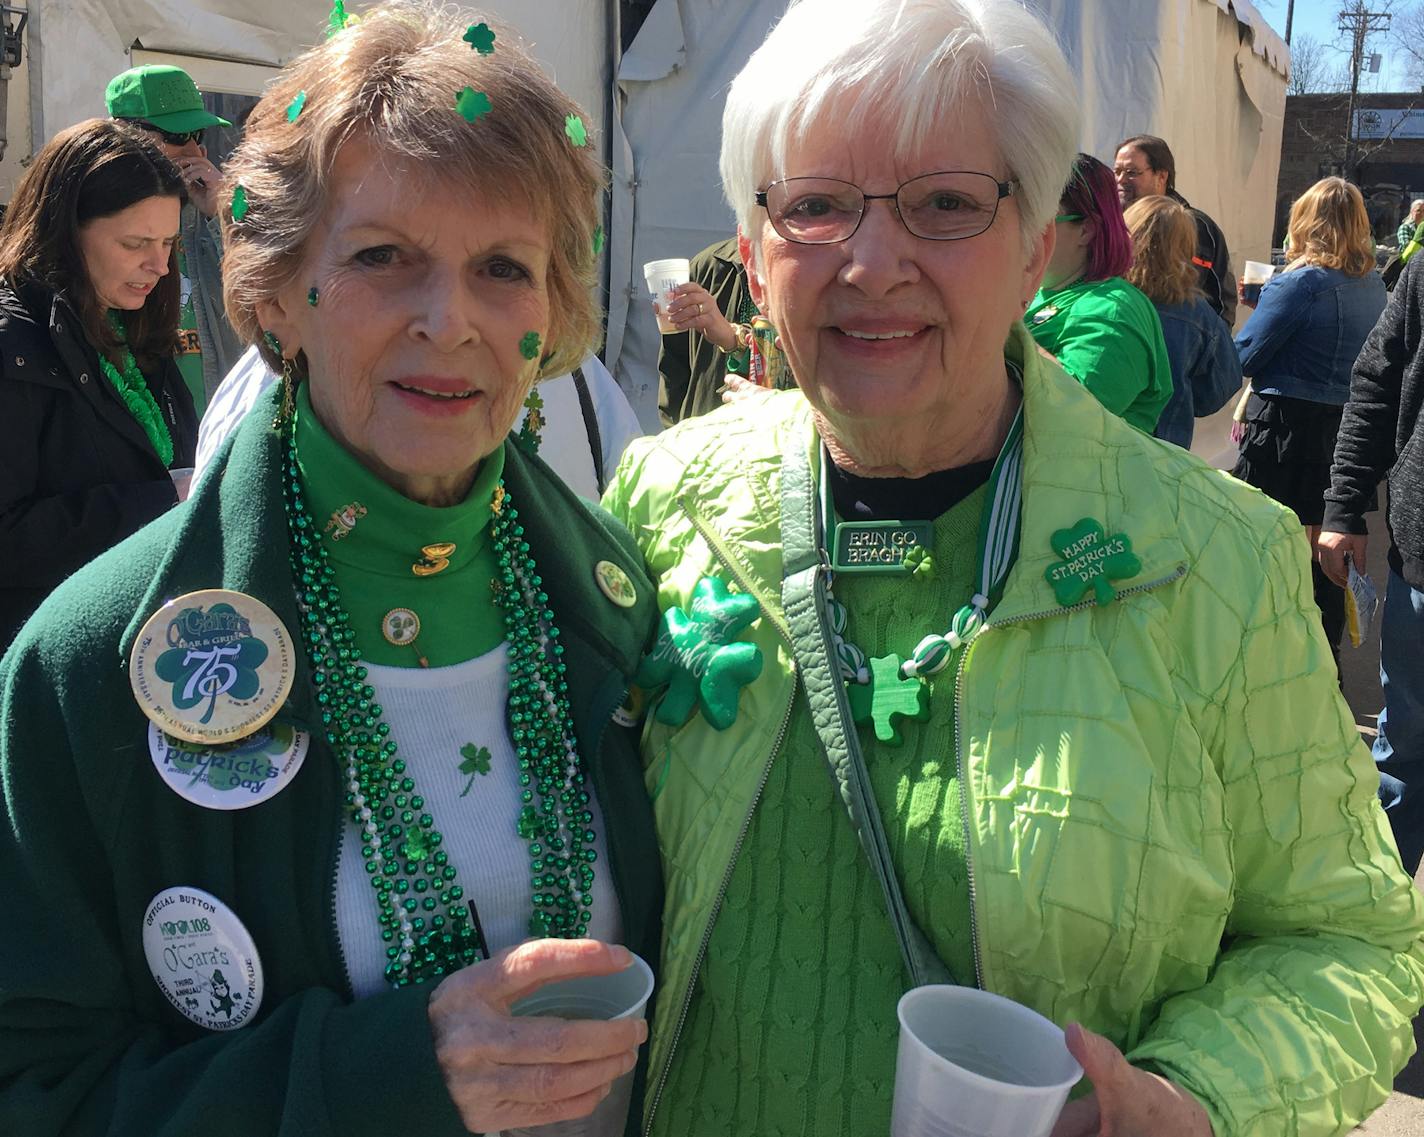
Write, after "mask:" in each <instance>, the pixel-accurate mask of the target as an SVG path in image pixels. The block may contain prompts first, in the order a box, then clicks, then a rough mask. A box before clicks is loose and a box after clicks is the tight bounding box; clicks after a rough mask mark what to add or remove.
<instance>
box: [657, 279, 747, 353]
mask: <svg viewBox="0 0 1424 1137" xmlns="http://www.w3.org/2000/svg"><path fill="white" fill-rule="evenodd" d="M666 315H667V318H668V319H669V320H671V321H672V322H673V323H674V324H676V325H677V330H678V331H680V332H701V333H702V334H703V335H704V336H706V337H707V338H708V339H709V340H711V341H712V342H713V343H714V344H716V345H717V346H718V347H720V348H721V349H722V350H723V351H731V350H732V349H733V348H735V347H736V346H737V333H736V331H735V330H734V329H733V327H732V324H731V321H729V320H728V319H727V318H726V317H725V316H723V315H722V311H721V309H719V308H718V307H717V301H715V300H714V299H712V294H711V293H710V292H708V291H707V289H705V288H703V287H702V285H700V284H697V283H695V282H693V283H688V284H683V285H680V286H678V287H677V288H676V289H674V290H673V301H672V303H671V304H669V305H668V307H667V313H666Z"/></svg>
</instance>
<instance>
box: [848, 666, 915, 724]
mask: <svg viewBox="0 0 1424 1137" xmlns="http://www.w3.org/2000/svg"><path fill="white" fill-rule="evenodd" d="M904 662H905V661H904V660H903V659H901V658H900V657H899V656H898V655H884V656H872V657H871V659H870V682H869V683H868V684H856V683H852V684H851V685H850V687H849V689H848V690H847V691H846V694H847V695H848V696H849V698H850V714H851V718H853V719H854V720H855V721H856V722H858V723H867V722H868V723H871V724H872V725H873V726H874V727H875V737H876V738H877V739H878V740H879V741H881V742H882V743H884V744H885V745H886V746H900V745H902V744H903V743H904V741H905V736H904V735H903V734H901V733H900V720H901V719H907V718H908V719H914V720H915V721H916V722H924V721H925V720H926V719H928V718H929V717H930V694H929V688H927V687H926V686H925V685H924V684H923V683H922V682H920V680H918V679H907V678H905V677H904V676H903V675H901V674H900V667H901V666H902V665H903V664H904Z"/></svg>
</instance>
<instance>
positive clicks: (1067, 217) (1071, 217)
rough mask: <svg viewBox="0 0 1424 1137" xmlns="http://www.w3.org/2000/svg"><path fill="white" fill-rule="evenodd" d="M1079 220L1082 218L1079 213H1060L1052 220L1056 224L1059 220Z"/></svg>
mask: <svg viewBox="0 0 1424 1137" xmlns="http://www.w3.org/2000/svg"><path fill="white" fill-rule="evenodd" d="M1081 220H1083V215H1082V214H1081V213H1060V214H1059V215H1058V216H1057V217H1055V218H1054V219H1053V222H1054V224H1055V225H1056V224H1058V223H1059V222H1061V221H1081Z"/></svg>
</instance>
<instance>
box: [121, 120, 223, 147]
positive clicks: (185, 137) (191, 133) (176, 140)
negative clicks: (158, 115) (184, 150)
mask: <svg viewBox="0 0 1424 1137" xmlns="http://www.w3.org/2000/svg"><path fill="white" fill-rule="evenodd" d="M130 121H132V122H133V123H134V124H135V125H136V126H140V127H142V128H143V129H144V130H147V131H148V132H149V133H151V134H156V135H158V137H159V138H161V139H163V141H164V142H166V143H168V145H169V146H187V145H188V143H190V142H201V141H202V140H203V131H204V130H206V129H207V127H199V128H198V129H197V130H185V131H184V132H183V133H182V134H174V133H173V132H172V131H171V130H164V129H163V128H162V127H161V126H154V125H153V123H151V122H144V121H143V120H142V119H132V120H130Z"/></svg>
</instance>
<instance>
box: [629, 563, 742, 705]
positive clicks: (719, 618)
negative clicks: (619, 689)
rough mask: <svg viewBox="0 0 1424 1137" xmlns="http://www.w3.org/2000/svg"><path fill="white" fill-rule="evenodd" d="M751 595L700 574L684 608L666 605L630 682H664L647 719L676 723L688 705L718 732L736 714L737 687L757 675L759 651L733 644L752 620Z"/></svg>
mask: <svg viewBox="0 0 1424 1137" xmlns="http://www.w3.org/2000/svg"><path fill="white" fill-rule="evenodd" d="M759 612H760V609H759V608H758V606H757V602H756V599H755V597H752V596H748V595H746V594H745V593H736V594H731V593H728V591H727V585H726V583H725V582H723V581H722V580H720V579H719V578H717V577H715V576H704V577H703V578H702V579H701V580H700V581H698V582H697V587H696V588H694V589H693V590H692V601H691V603H690V604H689V605H688V610H687V611H684V610H683V609H681V608H669V609H668V610H667V611H666V612H664V613H663V614H662V618H661V620H660V621H659V623H660V627H659V630H658V638H657V642H656V643H655V644H653V649H652V651H650V652H649V653H648V654H647V656H645V657H644V659H643V662H642V663H641V664H639V665H638V672H637V674H636V675H635V676H634V677H633V682H634V683H636V684H637V685H638V686H639V687H642V688H643V689H644V690H651V689H652V688H654V687H661V686H663V685H664V684H666V685H667V693H666V694H664V695H663V697H662V700H661V701H660V702H659V703H658V708H657V710H656V711H655V712H654V715H653V717H654V718H656V719H657V720H658V722H660V723H663V724H664V725H665V726H681V725H682V724H683V723H684V722H686V721H687V716H688V715H690V714H691V713H692V710H693V708H694V707H700V708H701V711H702V717H703V718H705V719H706V720H707V721H708V722H709V723H711V724H712V725H713V726H714V727H716V728H717V729H718V730H726V729H727V728H728V727H729V726H731V725H732V723H733V722H735V721H736V718H737V700H738V698H739V697H740V696H741V689H742V688H743V687H745V686H746V685H747V684H748V683H750V682H751V681H752V680H753V679H755V678H756V677H757V676H758V675H760V674H761V667H762V658H761V649H760V648H759V647H757V646H756V645H755V644H749V643H738V642H735V640H736V637H737V636H739V635H741V633H742V632H743V631H744V630H745V629H746V628H747V627H748V626H749V625H750V624H751V623H752V621H753V620H755V619H756V618H757V615H758V614H759Z"/></svg>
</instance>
